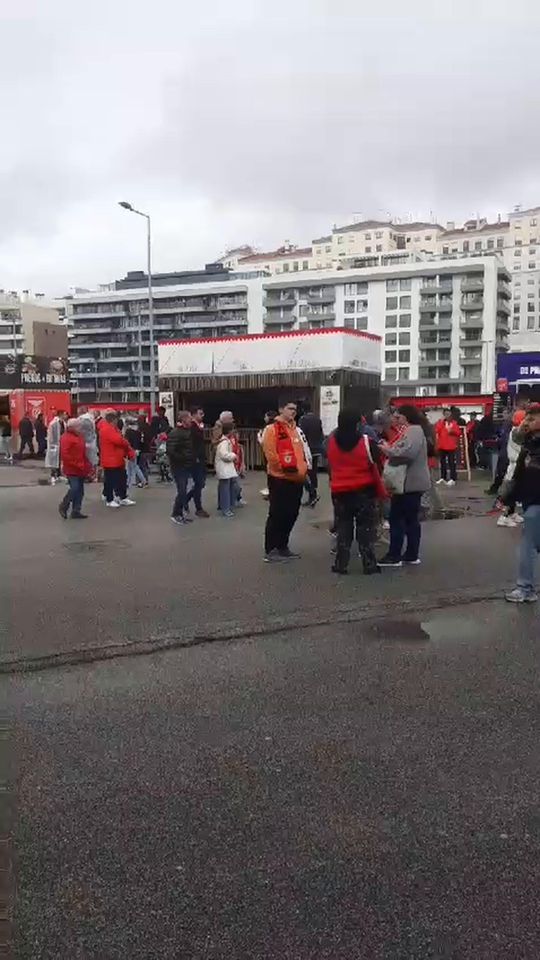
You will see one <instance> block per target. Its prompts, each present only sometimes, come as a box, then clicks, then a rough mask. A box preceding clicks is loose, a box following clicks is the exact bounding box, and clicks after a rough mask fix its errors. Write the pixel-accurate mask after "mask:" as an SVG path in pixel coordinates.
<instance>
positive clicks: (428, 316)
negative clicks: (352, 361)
mask: <svg viewBox="0 0 540 960" xmlns="http://www.w3.org/2000/svg"><path fill="white" fill-rule="evenodd" d="M509 281H510V275H509V273H508V271H507V270H506V268H505V267H504V264H503V263H502V260H501V259H500V258H499V257H497V256H496V255H494V254H491V255H487V254H486V255H485V256H478V257H463V256H458V257H454V258H453V259H452V258H451V257H450V256H447V257H444V258H437V257H434V256H431V257H425V258H424V259H423V260H422V261H419V260H418V258H417V257H415V256H411V257H410V258H409V262H407V263H400V264H399V265H393V266H376V267H372V268H360V269H342V270H321V271H319V272H318V273H317V275H316V276H314V275H313V274H311V276H309V277H306V276H301V275H299V276H297V277H295V278H293V277H288V278H285V277H273V278H271V279H268V280H265V281H264V284H263V286H264V307H265V315H264V329H265V331H266V332H270V331H272V330H273V331H275V332H284V331H287V330H307V329H317V328H321V327H322V328H330V327H346V328H349V329H355V330H360V331H367V332H368V333H373V334H377V335H378V336H380V337H381V338H382V342H383V348H382V349H383V356H382V358H381V359H382V380H383V383H384V385H385V386H386V387H387V388H389V390H390V391H391V392H392V393H394V394H401V395H403V396H405V395H410V394H411V393H419V394H421V395H424V396H435V395H439V394H448V395H450V394H479V393H492V392H493V391H494V390H495V368H496V354H497V352H498V351H501V350H507V349H508V333H509V317H510V306H509V301H510V286H509Z"/></svg>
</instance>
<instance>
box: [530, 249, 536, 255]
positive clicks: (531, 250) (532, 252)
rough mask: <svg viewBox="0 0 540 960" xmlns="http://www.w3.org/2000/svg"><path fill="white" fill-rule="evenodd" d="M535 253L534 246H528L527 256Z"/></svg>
mask: <svg viewBox="0 0 540 960" xmlns="http://www.w3.org/2000/svg"><path fill="white" fill-rule="evenodd" d="M535 253H536V250H535V249H534V247H530V248H529V256H530V257H534V255H535Z"/></svg>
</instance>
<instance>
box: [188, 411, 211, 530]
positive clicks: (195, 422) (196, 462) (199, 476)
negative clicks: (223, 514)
mask: <svg viewBox="0 0 540 960" xmlns="http://www.w3.org/2000/svg"><path fill="white" fill-rule="evenodd" d="M190 413H191V438H192V440H193V470H192V477H193V486H192V487H191V490H190V491H189V493H188V495H187V499H186V503H187V504H188V505H189V503H190V501H191V500H193V502H194V504H195V516H196V517H203V518H206V517H209V516H210V514H209V513H207V512H206V510H204V509H203V505H202V492H203V490H204V487H205V485H206V444H205V441H204V410H203V409H202V408H201V407H192V408H191V411H190Z"/></svg>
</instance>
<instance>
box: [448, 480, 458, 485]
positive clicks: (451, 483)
mask: <svg viewBox="0 0 540 960" xmlns="http://www.w3.org/2000/svg"><path fill="white" fill-rule="evenodd" d="M455 485H456V481H455V480H447V481H446V486H447V487H455Z"/></svg>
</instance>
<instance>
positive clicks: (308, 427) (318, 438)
mask: <svg viewBox="0 0 540 960" xmlns="http://www.w3.org/2000/svg"><path fill="white" fill-rule="evenodd" d="M298 426H299V428H300V430H301V431H302V433H303V434H304V436H305V438H306V440H307V443H308V446H309V449H310V452H311V468H310V470H308V474H307V478H306V484H305V487H306V490H307V495H308V499H307V502H306V504H305V506H306V507H314V506H315V505H316V504H317V503H318V502H319V500H320V497H319V483H318V468H319V462H320V458H321V455H322V451H323V445H324V433H323V428H322V420H321V418H320V417H318V416H317V414H316V413H313V411H312V409H311V404H310V403H308V402H307V401H305V402H304V413H303V414H302V416H301V417H300V419H299V421H298Z"/></svg>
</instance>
